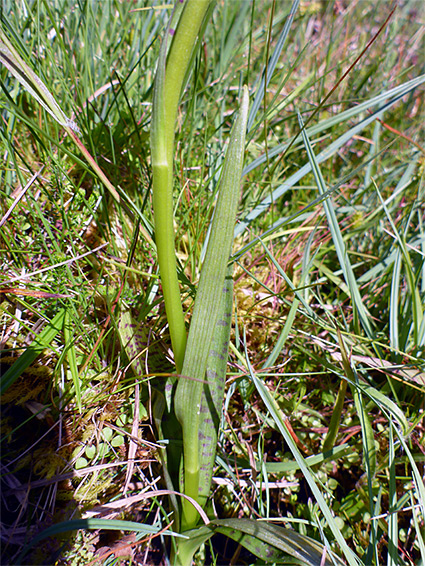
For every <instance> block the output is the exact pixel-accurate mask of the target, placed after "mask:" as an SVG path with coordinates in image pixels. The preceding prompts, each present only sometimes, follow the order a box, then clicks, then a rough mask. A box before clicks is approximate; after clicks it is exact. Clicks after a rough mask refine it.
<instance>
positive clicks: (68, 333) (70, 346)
mask: <svg viewBox="0 0 425 566" xmlns="http://www.w3.org/2000/svg"><path fill="white" fill-rule="evenodd" d="M63 333H64V338H65V348H66V354H67V358H68V364H69V369H70V372H71V376H72V381H73V382H74V388H75V397H76V399H77V406H78V410H79V411H80V414H81V413H82V405H81V388H80V376H79V374H78V365H77V354H76V352H75V341H74V335H73V332H72V325H71V321H70V316H69V311H68V310H66V312H65V321H64V326H63Z"/></svg>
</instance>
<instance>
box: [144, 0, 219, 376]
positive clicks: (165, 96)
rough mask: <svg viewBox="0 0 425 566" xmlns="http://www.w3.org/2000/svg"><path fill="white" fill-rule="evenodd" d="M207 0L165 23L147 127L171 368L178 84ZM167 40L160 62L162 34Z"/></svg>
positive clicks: (178, 314)
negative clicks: (172, 22)
mask: <svg viewBox="0 0 425 566" xmlns="http://www.w3.org/2000/svg"><path fill="white" fill-rule="evenodd" d="M211 1H212V0H186V4H185V6H184V8H183V12H182V14H181V16H180V19H179V22H178V26H177V29H176V30H175V32H174V30H172V29H171V28H167V34H168V35H167V38H166V39H164V41H163V44H162V46H161V52H160V57H159V63H158V69H157V74H156V77H155V88H154V100H153V110H152V127H151V152H152V171H153V208H154V215H155V241H156V247H157V254H158V264H159V271H160V276H161V282H162V289H163V294H164V302H165V311H166V313H167V320H168V325H169V328H170V336H171V343H172V346H173V351H174V359H175V362H176V370H177V373H180V372H181V370H182V367H183V360H184V353H185V349H186V329H185V324H184V315H183V307H182V304H181V297H180V289H179V283H178V278H177V263H176V254H175V241H174V225H173V220H174V216H173V154H174V130H175V122H176V117H177V110H178V104H179V100H180V94H181V91H182V88H183V87H184V84H183V81H184V79H185V76H186V73H187V70H188V66H189V63H190V60H191V56H192V51H193V47H194V45H195V42H196V39H197V36H198V33H199V30H200V28H201V25H202V21H203V19H204V17H205V14H206V12H207V9H208V7H209V5H210V4H211ZM173 33H174V35H173V37H172V43H171V47H170V50H169V53H168V61H166V53H167V45H166V41H167V39H170V38H171V36H172V34H173Z"/></svg>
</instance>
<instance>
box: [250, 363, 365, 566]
mask: <svg viewBox="0 0 425 566" xmlns="http://www.w3.org/2000/svg"><path fill="white" fill-rule="evenodd" d="M246 361H247V365H248V368H249V373H250V377H251V379H252V381H253V383H254V385H255V387H256V389H257V391H258V393H259V394H260V396H261V398H262V400H263V402H264V404H265V406H266V407H267V409H268V411H269V412H270V414H271V416H272V418H273V420H274V422H275V423H276V426H277V427H278V429H279V431H280V432H281V434H282V436H283V437H284V439H285V442H286V443H287V445H288V446H289V448H290V450H291V452H292V454H293V456H294V458H295V460H296V461H297V463H298V465H299V467H300V469H301V471H302V473H303V475H304V478H305V479H306V481H307V483H308V485H309V486H310V489H311V491H312V492H313V495H314V497H315V500H316V502H317V504H318V505H319V508H320V510H321V512H322V513H323V516H324V517H325V519H326V521H327V523H328V526H329V528H330V529H331V531H332V534H333V535H334V537H335V540H336V542H337V543H338V544H339V546H340V548H341V550H342V552H343V553H344V556H345V559H346V560H347V562H348V564H349V565H350V566H358V564H359V562H358V559H357V557H356V556H355V555H354V553H353V551H352V550H351V549H350V547H349V546H348V545H347V543H346V541H345V539H344V537H343V535H342V533H341V531H340V530H339V527H338V525H337V524H336V521H335V519H334V517H333V514H332V512H331V510H330V509H329V507H328V505H327V503H326V501H325V498H324V497H323V495H322V493H321V491H320V490H319V488H318V487H317V484H316V481H315V480H314V477H313V475H312V473H311V472H310V470H309V468H308V467H307V465H306V463H305V459H304V457H303V456H302V454H301V452H300V451H299V449H298V447H297V445H296V444H295V441H294V439H293V438H292V436H291V434H290V432H289V431H288V429H287V428H286V424H285V421H284V419H283V417H282V414H281V411H280V409H279V407H278V405H277V403H276V401H275V400H274V399H273V397H272V396H271V394H270V392H269V390H268V389H267V387H266V386H265V385H264V384H263V383H262V381H261V380H260V379H258V377H257V376H256V374H255V372H254V370H253V368H252V366H251V364H250V362H249V359H248V357H247V358H246Z"/></svg>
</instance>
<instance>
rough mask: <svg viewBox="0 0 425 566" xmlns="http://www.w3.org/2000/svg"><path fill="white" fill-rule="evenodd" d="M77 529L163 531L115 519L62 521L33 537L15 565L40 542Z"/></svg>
mask: <svg viewBox="0 0 425 566" xmlns="http://www.w3.org/2000/svg"><path fill="white" fill-rule="evenodd" d="M79 529H85V530H87V529H89V530H90V529H93V530H97V529H101V530H104V531H130V532H134V533H142V534H144V535H148V536H149V535H155V534H157V533H159V532H160V531H162V530H163V527H162V526H158V527H153V526H151V525H145V524H144V523H135V522H133V521H120V520H117V519H75V520H72V521H64V522H63V523H57V524H56V525H52V526H51V527H48V528H47V529H44V531H42V532H41V533H39V534H38V535H37V536H35V537H34V538H33V539H32V540H31V541H30V542H29V543H28V544H27V545H26V546H25V548H24V549H23V551H22V552H21V554H20V555H19V556H18V558H17V560H16V562H15V564H16V565H17V566H19V565H20V564H22V559H23V557H24V556H25V555H26V554H27V553H28V551H29V550H30V549H31V548H32V547H33V546H35V545H36V544H37V543H39V542H40V541H42V540H44V539H46V538H49V537H52V536H55V535H58V534H61V533H67V532H70V531H76V530H79ZM162 534H168V535H170V536H174V537H179V536H181V535H179V534H177V533H174V532H173V531H170V530H165V531H164V532H163V533H162Z"/></svg>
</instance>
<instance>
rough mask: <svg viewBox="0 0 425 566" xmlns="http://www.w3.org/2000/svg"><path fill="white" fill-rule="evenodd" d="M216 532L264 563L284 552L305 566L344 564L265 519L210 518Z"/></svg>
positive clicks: (314, 543) (319, 546)
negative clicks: (215, 519)
mask: <svg viewBox="0 0 425 566" xmlns="http://www.w3.org/2000/svg"><path fill="white" fill-rule="evenodd" d="M212 524H213V525H214V526H215V527H216V531H217V532H220V533H223V534H225V535H226V536H228V537H230V538H231V539H233V540H235V541H236V542H238V543H239V544H241V545H242V546H244V547H245V548H247V549H248V550H249V551H250V552H252V553H253V554H255V555H256V556H258V558H260V559H262V560H265V561H266V562H267V563H273V562H279V560H281V559H283V558H284V557H285V555H289V556H292V557H293V558H295V559H297V560H299V561H301V563H302V564H305V565H306V566H331V565H332V564H337V565H340V566H342V565H343V564H344V563H343V562H342V561H341V560H340V559H339V558H338V557H337V556H336V555H335V554H333V553H332V558H333V561H332V560H331V558H330V557H329V550H328V549H327V548H326V547H325V546H323V544H321V543H320V542H317V541H316V540H314V539H312V538H310V537H307V536H305V535H302V534H300V533H297V532H296V531H294V530H291V529H286V528H284V527H280V526H277V525H273V524H271V523H266V522H265V521H255V520H252V519H224V520H217V521H212Z"/></svg>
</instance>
